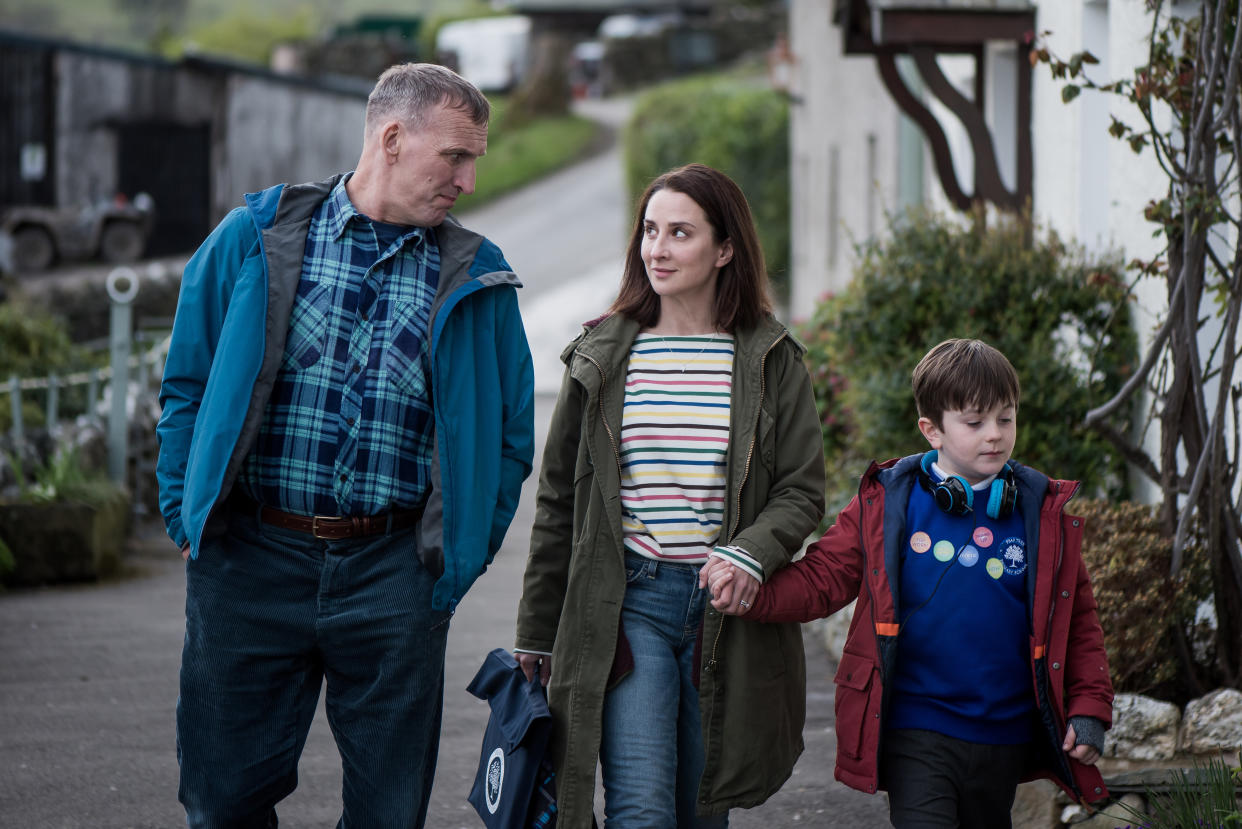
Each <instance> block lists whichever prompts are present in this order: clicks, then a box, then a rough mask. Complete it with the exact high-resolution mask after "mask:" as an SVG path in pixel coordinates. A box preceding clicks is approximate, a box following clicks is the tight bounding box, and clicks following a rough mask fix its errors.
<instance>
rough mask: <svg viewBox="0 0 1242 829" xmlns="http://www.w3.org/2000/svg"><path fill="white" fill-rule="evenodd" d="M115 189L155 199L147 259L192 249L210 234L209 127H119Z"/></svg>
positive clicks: (149, 124)
mask: <svg viewBox="0 0 1242 829" xmlns="http://www.w3.org/2000/svg"><path fill="white" fill-rule="evenodd" d="M116 129H117V138H118V142H117V143H118V154H119V158H118V159H117V162H118V163H117V168H118V169H117V189H118V190H119V191H120V192H121V193H124V194H125V195H126V196H128V197H129V198H130V199H133V198H134V196H136V195H138V194H139V193H147V194H149V195H150V196H151V198H152V199H154V200H155V227H154V230H153V231H152V232H151V237H150V240H149V241H148V243H147V255H148V256H166V255H169V254H174V253H187V252H190V251H193V250H194V249H195V248H197V247H198V246H199V244H200V243H202V241H203V239H205V238H206V237H207V234H208V233H209V232H210V231H211V226H210V224H209V214H210V198H211V176H210V171H211V128H210V126H208V125H207V124H202V125H199V126H184V125H181V124H169V123H163V122H158V121H157V122H152V121H145V122H141V123H128V124H119V125H117V128H116Z"/></svg>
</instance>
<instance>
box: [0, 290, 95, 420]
mask: <svg viewBox="0 0 1242 829" xmlns="http://www.w3.org/2000/svg"><path fill="white" fill-rule="evenodd" d="M86 363H87V356H86V352H85V351H84V350H83V349H82V348H81V347H79V346H76V345H74V344H73V343H72V342H70V340H69V334H68V331H67V329H66V327H65V326H64V324H62V323H61V322H60V321H59V320H58V319H56V318H54V317H52V316H49V315H46V314H41V313H36V312H32V311H31V310H30V309H25V308H19V307H18V306H16V305H14V304H12V303H6V304H0V384H3V389H4V390H6V391H7V389H8V385H7V384H8V380H9V377H11V376H13V375H16V376H17V377H18V378H26V377H42V376H46V375H47V374H49V373H52V372H55V373H57V374H61V375H64V374H67V373H69V372H70V371H73V370H77V369H80V368H82V367H83V366H84V365H86ZM8 398H9V396H8V394H4V395H2V396H0V399H2V400H3V404H2V405H0V431H7V430H8V429H9V428H10V427H11V426H12V420H13V416H12V408H11V403H10V401H9V399H8ZM60 404H61V408H62V410H65V411H73V410H75V407H76V409H77V410H81V409H82V408H83V407H84V406H85V395H84V392H83V391H82V390H81V389H62V390H61V397H60ZM45 407H46V398H45V397H44V396H43V395H35V394H33V393H25V394H23V395H22V419H23V421H24V422H27V423H42V422H43V418H44V415H45V412H46V408H45Z"/></svg>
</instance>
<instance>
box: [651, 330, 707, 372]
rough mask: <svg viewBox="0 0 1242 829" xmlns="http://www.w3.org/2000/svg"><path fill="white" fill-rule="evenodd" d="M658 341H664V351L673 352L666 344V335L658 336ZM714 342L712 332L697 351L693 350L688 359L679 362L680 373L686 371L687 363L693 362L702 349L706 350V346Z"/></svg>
mask: <svg viewBox="0 0 1242 829" xmlns="http://www.w3.org/2000/svg"><path fill="white" fill-rule="evenodd" d="M660 342H662V343H664V350H665V351H667V352H668V353H669V354H672V353H673V349H672V348H670V347H669V344H668V338H667V337H663V336H662V337H660ZM715 342H716V335H715V334H713V335H711V336H710V337H708V338H707V342H705V343H703V347H702V348H700V349H699V350H698V351H696V352H694V353H693V354H691V355H690V359H688V360H686V361H685V362H684V363H682V364H681V373H682V374H685V373H686V369H687V368H688V367H689V365H690V364H691V363H693V362H694V361H695V360H697V359H699V355H701V354H702V353H703V352H704V351H706V350H707V347H708V346H709V345H712V344H713V343H715Z"/></svg>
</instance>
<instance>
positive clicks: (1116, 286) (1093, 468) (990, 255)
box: [798, 212, 1137, 503]
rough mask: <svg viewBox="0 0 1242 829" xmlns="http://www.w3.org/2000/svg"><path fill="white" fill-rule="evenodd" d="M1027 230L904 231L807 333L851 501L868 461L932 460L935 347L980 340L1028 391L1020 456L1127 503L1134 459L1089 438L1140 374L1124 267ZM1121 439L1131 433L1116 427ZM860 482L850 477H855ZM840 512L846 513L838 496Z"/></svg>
mask: <svg viewBox="0 0 1242 829" xmlns="http://www.w3.org/2000/svg"><path fill="white" fill-rule="evenodd" d="M1037 231H1038V229H1037V228H1032V227H1031V226H1030V225H1029V224H1028V223H1027V222H1025V221H1024V220H1022V219H1019V218H1004V217H1002V218H999V219H997V220H995V221H994V223H993V224H991V225H989V226H985V225H984V223H983V222H982V220H981V218H980V217H978V216H976V217H975V222H974V223H973V224H969V223H966V222H964V221H961V220H960V219H955V218H952V217H947V216H942V215H936V214H931V213H917V212H916V213H910V214H907V215H905V216H903V217H900V218H899V219H894V220H893V221H892V222H891V226H890V233H889V236H888V237H887V238H885V239H883V240H879V241H874V242H872V243H870V244H869V245H867V246H865V247H864V248H863V249H862V250H861V251H860V253H861V260H860V264H859V267H858V269H857V271H856V273H855V277H854V279H853V281H852V282H851V283H850V285H849V286H848V287H847V289H846V290H845V291H844V292H843V293H841V294H839V295H836V296H830V297H827V298H825V299H824V300H823V301H822V302H821V303H820V304H819V306H818V307H817V308H816V309H815V310H814V313H813V315H812V317H811V319H810V321H809V322H808V323H807V324H805V325H804V326H802V327H801V328H800V329H799V332H798V334H799V336H800V337H801V339H803V341H804V342H806V343H807V345H808V347H809V349H810V351H809V353H808V356H807V360H808V364H809V365H810V367H811V371H812V374H813V375H814V376H815V389H816V395H817V398H818V402H819V405H820V414H821V417H822V418H823V420H824V423H825V426H826V427H827V428H826V429H825V451H826V454H827V460H828V464H829V470H830V472H832V474H831V475H830V480H836V481H838V482H840V485H841V486H842V487H843V488H845V489H846V490H849V491H852V490H853V488H854V486H853V481H854V480H855V479H856V478H857V475H858V474H859V473H861V472H862V471H863V465H862V464H863V463H864V462H865V460H866V459H868V458H876V459H880V460H883V459H886V458H891V457H894V456H899V455H905V454H910V453H913V452H919V451H923V450H924V449H926V448H927V444H926V442H925V441H924V440H923V438H922V436H921V435H920V434H919V432H918V429H917V426H916V423H917V421H918V413H917V410H916V408H915V405H914V398H913V395H912V394H911V390H910V374H911V372H912V371H913V369H914V366H915V364H916V363H918V361H919V359H920V358H921V357H922V356H923V355H924V354H925V353H926V352H927V351H928V349H930V348H931V347H932V346H934V345H935V344H937V343H939V342H941V341H942V340H946V339H949V338H952V337H975V338H978V339H981V340H984V341H985V342H988V343H990V344H991V345H993V346H995V347H996V348H998V349H1000V350H1001V351H1002V352H1004V354H1005V356H1006V357H1008V358H1009V360H1010V362H1012V363H1013V365H1014V368H1015V369H1016V370H1017V373H1018V377H1019V379H1020V381H1021V384H1022V400H1021V404H1020V406H1019V411H1018V440H1017V446H1016V448H1015V452H1014V456H1015V458H1016V459H1017V460H1019V461H1021V462H1023V463H1027V464H1030V465H1032V466H1035V467H1037V468H1039V469H1041V470H1043V471H1045V472H1047V473H1048V474H1050V475H1053V476H1055V477H1058V478H1072V479H1076V480H1080V481H1082V482H1083V483H1084V485H1085V487H1086V491H1087V492H1089V493H1105V494H1107V495H1109V496H1110V497H1120V496H1122V495H1124V493H1125V477H1124V475H1125V469H1124V464H1123V460H1122V459H1121V458H1120V457H1118V456H1117V455H1116V454H1115V453H1114V452H1113V451H1112V447H1111V445H1110V444H1109V443H1108V442H1107V441H1106V440H1105V439H1104V438H1103V437H1102V436H1101V435H1099V434H1098V433H1096V432H1094V431H1092V430H1088V429H1087V428H1085V427H1084V426H1083V418H1084V416H1085V414H1086V413H1087V411H1088V410H1089V409H1090V408H1091V407H1093V406H1097V405H1099V404H1101V403H1103V402H1104V401H1105V400H1107V399H1108V398H1109V397H1110V396H1111V395H1112V394H1113V393H1114V392H1115V391H1116V390H1117V389H1119V388H1120V387H1121V384H1122V383H1123V382H1124V380H1125V378H1126V377H1127V376H1128V375H1129V374H1130V373H1131V372H1132V371H1133V369H1134V366H1135V365H1136V360H1137V355H1136V344H1135V335H1134V332H1133V330H1132V329H1131V328H1130V325H1129V316H1128V311H1127V308H1126V305H1125V302H1124V301H1123V300H1124V299H1125V296H1126V293H1125V289H1124V287H1123V285H1122V283H1121V281H1120V279H1119V278H1118V276H1117V274H1118V273H1119V271H1120V267H1121V266H1120V263H1119V262H1109V263H1093V262H1090V261H1088V260H1087V259H1086V258H1085V256H1084V255H1083V254H1082V252H1081V251H1078V250H1075V249H1072V248H1071V247H1070V246H1068V245H1066V244H1065V243H1063V242H1062V241H1061V240H1060V239H1059V238H1057V236H1056V235H1055V234H1053V233H1051V232H1049V233H1047V234H1045V235H1042V236H1039V238H1033V237H1036V236H1037V235H1038V234H1037ZM1113 427H1114V428H1115V429H1117V430H1118V431H1120V432H1125V431H1126V430H1127V428H1128V426H1127V424H1126V423H1125V422H1124V421H1119V422H1117V423H1114V424H1113ZM846 472H848V474H843V473H846ZM835 495H836V497H835V498H834V497H831V496H832V494H831V493H830V499H829V500H830V502H834V503H835V502H839V501H840V500H841V499H842V498H843V497H844V494H843V493H835Z"/></svg>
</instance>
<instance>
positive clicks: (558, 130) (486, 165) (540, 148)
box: [453, 100, 604, 214]
mask: <svg viewBox="0 0 1242 829" xmlns="http://www.w3.org/2000/svg"><path fill="white" fill-rule="evenodd" d="M504 107H505V102H504V101H503V100H493V101H492V121H491V123H492V126H491V128H490V130H489V134H488V141H487V155H485V156H483V158H481V159H479V162H478V183H477V185H476V188H475V191H474V193H473V194H471V195H469V196H463V197H461V198H460V199H458V201H457V208H456V210H454V211H453V212H454V213H459V214H460V213H465V212H467V211H469V210H473V209H474V208H476V207H480V206H482V205H484V204H486V203H487V202H489V201H492V200H493V199H495V198H497V197H499V196H502V195H504V194H505V193H509V192H512V191H513V190H516V189H518V188H519V187H522V186H523V185H526V184H530V183H531V182H533V181H536V180H538V179H540V178H542V177H543V176H546V175H548V174H549V173H552V172H555V171H556V170H559V169H560V168H562V167H564V166H566V165H569V164H572V163H573V162H575V161H578V160H579V159H581V158H583V157H584V156H585V155H586V153H587V152H588V151H589V150H590V149H591V147H592V146H593V145H594V144H595V142H596V140H597V139H598V138H600V136H601V132H602V131H603V129H604V127H602V126H600V125H599V124H598V123H596V122H595V121H592V120H590V119H589V118H583V117H581V116H578V115H565V116H560V117H557V118H541V119H539V120H538V121H534V122H532V123H530V124H527V125H525V126H522V127H518V128H516V129H512V130H506V129H504V126H503V125H504Z"/></svg>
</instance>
